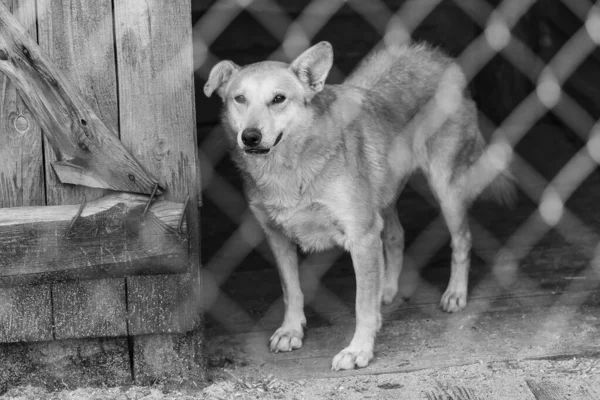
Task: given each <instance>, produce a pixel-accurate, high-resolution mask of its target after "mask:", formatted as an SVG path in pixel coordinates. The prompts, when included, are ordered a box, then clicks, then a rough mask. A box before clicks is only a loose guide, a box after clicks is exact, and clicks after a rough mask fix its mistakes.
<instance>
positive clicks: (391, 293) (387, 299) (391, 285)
mask: <svg viewBox="0 0 600 400" xmlns="http://www.w3.org/2000/svg"><path fill="white" fill-rule="evenodd" d="M397 293H398V281H396V280H392V281H389V280H387V281H385V283H384V284H383V295H382V297H381V301H383V304H390V303H391V302H392V301H394V297H396V294H397Z"/></svg>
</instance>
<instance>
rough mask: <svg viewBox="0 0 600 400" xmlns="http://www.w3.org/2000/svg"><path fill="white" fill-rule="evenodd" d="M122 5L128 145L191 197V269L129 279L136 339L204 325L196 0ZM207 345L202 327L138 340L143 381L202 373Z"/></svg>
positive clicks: (120, 0)
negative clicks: (202, 345)
mask: <svg viewBox="0 0 600 400" xmlns="http://www.w3.org/2000/svg"><path fill="white" fill-rule="evenodd" d="M114 5H115V9H114V12H115V35H116V37H115V39H116V50H117V66H118V68H117V74H118V76H119V115H120V128H121V140H122V141H123V143H124V144H125V146H127V147H128V148H131V149H134V155H135V157H136V158H138V160H139V161H140V162H141V163H142V164H143V165H145V166H146V167H147V168H148V170H149V171H150V172H151V173H152V174H154V175H155V176H157V178H158V180H159V181H160V183H161V185H162V186H163V187H164V188H165V192H164V194H163V196H164V197H165V198H166V199H167V200H170V201H175V202H184V201H185V199H186V198H189V204H188V206H187V208H186V218H187V222H188V232H189V235H190V260H191V262H190V265H189V272H188V273H187V274H185V275H181V276H163V277H158V276H157V277H131V278H127V287H128V288H129V289H130V290H128V306H129V318H130V334H134V335H135V334H137V333H149V332H168V331H173V332H176V331H186V330H188V329H191V328H192V327H198V326H199V318H200V297H199V294H200V275H199V272H200V270H199V264H198V263H199V241H195V239H194V238H199V231H198V200H197V195H198V181H197V180H198V175H197V168H198V162H197V157H198V155H197V145H196V127H195V109H194V86H193V75H194V72H193V60H192V40H191V38H192V36H191V34H192V32H191V24H190V23H189V21H190V12H191V5H190V1H189V0H176V1H170V2H164V1H160V0H150V1H146V0H117V1H115V2H114ZM174 291H176V292H174ZM199 342H201V332H200V330H199V329H195V330H193V331H192V332H191V333H188V334H180V335H175V336H172V337H168V336H154V335H146V336H135V337H134V365H135V367H136V370H135V375H136V379H150V380H151V377H155V378H156V379H166V378H169V377H171V378H176V377H177V376H180V374H181V371H184V370H185V371H188V372H187V373H186V375H187V376H190V377H191V376H195V377H198V376H200V375H201V374H202V362H201V360H202V357H201V353H200V349H199V347H198V346H197V343H199ZM161 343H162V344H161ZM174 343H178V344H177V345H174ZM157 349H161V350H160V351H162V352H163V353H162V355H161V357H162V358H163V359H171V360H173V361H172V363H171V364H168V365H170V367H169V368H167V369H166V370H164V369H161V368H158V369H157V368H155V367H156V365H157V364H156V363H155V362H153V361H152V357H151V355H155V354H156V351H157ZM175 362H177V363H178V364H180V367H176V366H175V365H174V364H173V363H175ZM153 366H154V367H153Z"/></svg>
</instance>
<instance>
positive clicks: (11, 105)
mask: <svg viewBox="0 0 600 400" xmlns="http://www.w3.org/2000/svg"><path fill="white" fill-rule="evenodd" d="M0 3H2V4H4V5H5V6H6V7H7V8H8V10H9V11H11V12H14V11H16V10H18V14H17V15H15V17H16V18H17V20H18V21H19V22H20V23H21V24H22V25H23V26H24V27H26V28H27V32H28V34H29V35H30V36H32V37H36V36H37V29H36V24H35V18H36V16H35V2H34V1H30V0H21V1H13V0H0ZM0 163H1V164H2V172H1V173H0V208H2V207H20V206H41V205H44V204H45V203H44V173H43V171H44V169H43V158H42V133H41V130H40V127H39V124H38V122H37V120H36V119H35V117H34V116H33V115H32V114H31V111H29V109H28V108H27V106H26V105H25V103H24V102H23V99H22V98H21V96H20V94H19V93H18V92H17V89H16V88H15V86H14V84H13V83H12V82H11V81H10V80H9V79H8V77H7V76H5V75H4V74H2V73H0Z"/></svg>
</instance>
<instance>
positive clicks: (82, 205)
mask: <svg viewBox="0 0 600 400" xmlns="http://www.w3.org/2000/svg"><path fill="white" fill-rule="evenodd" d="M84 208H85V202H83V203H81V205H80V206H79V210H77V214H75V216H74V217H73V218H72V219H71V223H69V227H68V228H67V231H66V232H65V236H68V235H69V232H71V229H72V228H73V225H75V222H76V221H77V219H78V218H79V217H80V216H81V212H82V211H83V209H84Z"/></svg>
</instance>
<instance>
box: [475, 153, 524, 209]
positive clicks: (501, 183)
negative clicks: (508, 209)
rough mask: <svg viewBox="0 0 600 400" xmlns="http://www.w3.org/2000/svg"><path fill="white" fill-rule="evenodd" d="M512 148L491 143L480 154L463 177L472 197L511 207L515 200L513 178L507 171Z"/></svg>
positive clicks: (515, 191)
mask: <svg viewBox="0 0 600 400" xmlns="http://www.w3.org/2000/svg"><path fill="white" fill-rule="evenodd" d="M511 158H512V148H511V147H510V145H509V144H507V143H502V142H496V143H493V144H491V145H489V146H487V148H486V149H485V150H484V151H483V152H482V154H481V156H480V157H479V160H477V162H475V164H473V165H472V166H471V168H470V169H469V171H468V172H467V173H466V174H465V175H464V177H463V179H464V180H463V182H465V186H466V187H468V188H469V192H471V193H472V194H473V197H477V196H480V197H481V198H482V199H483V200H494V201H497V202H499V203H501V204H505V205H508V206H512V205H514V204H515V202H516V200H517V188H516V186H515V178H514V177H513V175H512V174H511V173H510V171H509V170H508V165H509V164H510V160H511Z"/></svg>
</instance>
